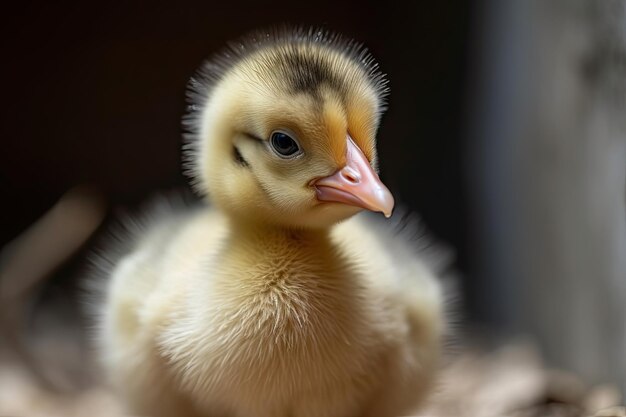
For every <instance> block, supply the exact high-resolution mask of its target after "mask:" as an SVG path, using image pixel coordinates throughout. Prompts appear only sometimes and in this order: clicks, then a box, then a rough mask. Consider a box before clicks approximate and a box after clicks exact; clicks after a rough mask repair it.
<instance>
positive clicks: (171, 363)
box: [100, 35, 443, 417]
mask: <svg viewBox="0 0 626 417" xmlns="http://www.w3.org/2000/svg"><path fill="white" fill-rule="evenodd" d="M294 44H295V49H290V48H292V46H293V45H294ZM341 45H343V47H341ZM281 48H283V49H281ZM342 48H343V49H342ZM346 48H347V46H346V45H345V44H340V43H338V41H337V40H333V39H329V38H323V39H321V40H319V39H317V38H315V39H313V38H312V37H311V35H307V36H304V35H302V36H300V37H299V38H298V37H294V36H288V37H286V36H284V35H283V37H278V38H277V39H275V40H273V41H272V42H271V43H269V44H264V45H262V46H258V47H257V50H255V51H253V52H251V53H247V54H246V55H242V56H241V57H240V58H239V61H237V62H236V63H230V64H229V65H228V66H225V68H227V70H224V69H222V70H221V72H220V73H219V77H217V78H216V79H217V81H216V82H215V85H212V86H211V93H210V94H207V98H206V101H204V102H203V103H202V106H203V107H202V110H201V112H200V115H199V119H198V125H199V128H198V132H197V137H196V138H195V139H194V140H196V141H197V142H196V143H195V145H194V146H195V147H194V152H193V154H192V158H193V163H194V167H193V169H194V171H195V172H196V174H197V176H198V177H199V182H198V186H199V188H200V190H201V191H203V192H208V193H210V195H211V200H212V202H213V204H214V206H213V207H212V208H208V207H201V208H197V209H194V210H191V209H188V210H185V211H179V212H176V213H172V214H170V215H166V216H162V217H161V218H159V219H158V221H155V222H153V225H152V226H151V227H149V228H146V230H145V231H144V232H142V234H141V235H140V236H139V237H138V238H137V240H136V242H135V244H134V248H133V250H132V251H130V253H128V254H127V255H125V256H124V257H123V258H122V259H121V260H120V261H119V262H118V263H117V265H116V266H115V267H114V268H113V270H112V272H111V281H110V284H109V287H108V292H107V302H106V304H105V308H104V313H103V316H102V321H101V329H102V330H101V332H100V345H101V351H102V359H103V363H104V365H105V367H106V369H107V371H108V374H109V376H110V379H111V382H112V384H113V385H114V386H115V387H116V388H117V390H118V392H119V393H120V395H121V396H122V397H123V398H124V399H125V401H126V403H127V404H128V406H129V409H130V410H131V411H132V412H134V413H137V414H139V415H150V416H155V417H160V416H193V417H209V416H210V417H229V416H232V417H256V416H272V417H309V416H310V417H350V416H354V417H366V416H371V417H386V416H395V415H400V414H401V413H403V412H406V411H408V410H409V409H410V408H411V407H412V406H414V405H415V404H416V403H417V402H418V401H419V400H420V399H421V398H422V396H423V394H424V393H425V392H426V390H427V388H428V386H429V385H430V381H431V379H432V376H433V373H434V371H435V369H436V367H437V359H438V357H439V350H440V337H441V333H442V331H443V318H442V311H441V308H442V307H441V298H442V295H441V290H440V287H439V284H438V282H437V281H436V280H435V279H434V277H433V275H432V273H431V272H430V271H429V270H428V269H427V268H426V267H425V266H424V264H423V263H422V261H421V260H420V259H419V258H417V257H416V256H415V254H414V252H413V251H412V250H411V249H410V244H409V243H408V241H405V240H403V238H402V237H401V236H394V235H392V234H390V233H388V232H385V231H384V230H383V229H380V227H378V226H376V225H374V224H372V223H371V222H370V221H369V220H368V219H365V218H362V217H361V216H357V217H354V218H351V219H348V220H346V221H344V222H342V223H340V224H336V223H337V221H338V220H342V219H346V218H348V217H350V216H351V215H353V214H354V213H355V212H356V211H358V210H356V209H355V207H354V205H358V206H359V207H365V208H370V207H383V205H384V204H386V203H384V202H385V201H388V200H385V198H387V197H385V195H383V194H381V193H380V192H378V191H376V192H377V193H378V194H376V195H378V196H379V197H376V198H378V200H377V199H376V198H374V197H371V196H370V194H371V193H370V191H371V189H370V188H367V190H366V191H363V190H362V189H361V188H359V189H357V190H356V191H354V195H355V196H357V197H358V198H357V199H356V200H355V199H351V198H350V197H346V196H345V195H344V194H341V193H335V194H332V190H331V194H324V192H325V191H324V187H325V186H328V184H330V186H329V187H331V188H332V187H341V185H336V184H337V183H336V182H332V181H331V182H329V181H328V180H327V179H326V178H329V175H331V176H332V175H333V174H334V173H335V171H337V169H339V170H340V171H338V172H341V168H342V166H349V167H357V168H355V169H356V171H354V170H353V171H349V172H350V173H351V174H350V176H349V181H350V182H351V184H350V186H353V185H354V183H355V178H356V182H358V180H359V179H360V178H361V177H362V175H370V174H368V173H367V172H361V171H358V169H360V168H358V164H356V165H355V164H352V163H351V162H350V161H351V160H352V159H353V158H357V159H359V158H361V159H359V160H361V161H366V165H367V166H366V167H365V168H363V169H365V171H368V170H372V169H373V168H371V167H370V164H372V165H375V158H376V156H375V146H374V144H373V134H374V133H375V130H376V127H377V123H378V115H379V113H380V106H381V101H380V91H379V90H377V89H376V88H377V87H380V86H379V85H378V84H376V82H379V81H380V80H378V79H377V78H375V77H376V76H377V75H376V74H374V73H373V72H371V71H370V72H369V73H368V72H367V69H368V67H367V65H370V64H368V63H366V64H363V63H359V62H358V61H357V59H356V58H355V57H356V56H358V55H357V54H356V53H355V52H354V51H352V52H351V50H349V49H346ZM281 51H282V52H281ZM285 51H291V52H289V53H293V54H295V55H290V57H291V59H287V60H285V61H280V62H285V63H287V64H289V63H291V64H292V65H295V66H296V67H298V65H300V64H301V62H299V61H298V59H295V58H293V57H294V56H295V57H300V58H303V59H305V58H307V57H309V58H311V59H313V61H311V62H317V63H318V64H319V63H321V64H323V65H322V67H323V66H324V65H326V64H328V63H329V62H330V64H331V65H328V66H327V68H326V69H324V71H331V74H330V76H331V77H334V80H335V81H334V82H335V83H336V84H337V85H336V86H335V87H336V88H337V89H338V90H339V93H338V94H335V93H337V91H333V86H332V83H330V84H331V85H330V86H329V82H328V80H327V79H324V77H321V78H320V77H318V78H319V80H318V81H320V82H319V85H317V86H315V85H314V86H313V87H315V88H313V90H314V92H313V93H312V92H311V91H313V90H311V91H308V90H310V88H309V87H311V86H310V85H309V86H307V89H306V90H307V91H298V90H297V89H295V90H294V89H291V90H287V91H286V90H285V89H284V88H283V89H282V91H281V87H280V85H279V84H277V83H274V82H272V78H271V76H265V77H261V78H254V76H253V75H251V74H258V68H259V67H258V66H255V65H258V63H259V62H261V63H262V64H263V65H265V66H267V67H269V68H272V69H274V70H276V67H273V66H272V65H275V64H276V63H275V62H273V61H272V60H271V58H272V56H273V55H272V54H278V55H280V53H285V54H286V52H285ZM303 51H304V52H303ZM287 55H289V54H287ZM320 57H322V58H320ZM324 57H325V58H324ZM315 59H318V61H315ZM325 59H326V61H325ZM329 59H330V60H329ZM333 60H335V61H333ZM311 62H309V63H306V62H305V64H306V65H304V66H302V67H301V68H300V67H299V68H300V69H297V68H296V70H303V69H304V70H305V73H304V75H302V74H301V75H300V76H299V77H300V78H298V77H296V78H294V79H295V80H300V81H302V80H304V81H306V76H307V73H306V70H309V71H316V70H318V71H319V70H320V68H321V67H320V66H319V65H318V67H317V69H316V67H315V65H313V64H311ZM333 62H334V64H335V67H337V68H334V67H333V65H332V63H333ZM363 65H365V67H364V66H363ZM250 68H254V69H256V71H251V72H249V73H247V72H246V69H250ZM334 69H336V70H337V71H338V74H332V70H334ZM283 70H285V71H289V67H288V66H287V67H285V68H283ZM340 70H342V71H343V74H342V73H339V71H340ZM346 70H350V71H353V72H354V73H353V74H348V75H347V76H348V77H349V78H347V79H345V80H347V81H345V80H344V82H343V84H341V83H342V76H344V75H346V73H348V72H347V71H346ZM324 71H322V72H324ZM232 74H235V76H232ZM237 74H238V75H237ZM242 74H244V75H242ZM355 74H356V75H355ZM309 75H310V74H309ZM318 75H319V74H318ZM357 76H360V77H361V78H362V79H357ZM229 77H230V78H229ZM233 77H234V78H233ZM303 77H304V78H303ZM311 79H312V78H310V77H309V81H310V80H311ZM348 82H349V83H348ZM246 83H248V84H252V85H254V88H253V89H252V90H249V89H247V88H248V87H246ZM346 83H348V84H349V85H344V84H346ZM359 83H361V84H359ZM258 89H264V90H265V92H264V93H259V92H258ZM272 89H276V90H279V91H271V92H270V93H269V94H275V95H274V96H269V95H268V92H267V90H272ZM258 94H260V96H258ZM229 96H234V97H236V99H235V100H230V101H229ZM281 96H282V97H281ZM311 97H312V98H311ZM337 97H339V98H337ZM248 102H255V103H265V106H266V107H267V106H269V107H272V106H278V107H279V109H278V110H277V111H273V113H272V111H271V110H268V112H269V113H270V115H260V114H259V112H262V111H264V110H263V107H253V109H252V110H249V109H246V107H245V106H246V105H247V103H248ZM242 103H243V104H242ZM350 103H352V105H351V104H350ZM355 103H356V105H355ZM285 104H286V105H287V106H288V107H292V108H293V107H294V106H295V107H296V110H297V111H296V112H295V113H294V112H290V110H289V109H288V108H287V107H283V108H282V109H281V108H280V107H281V106H282V105H285ZM356 107H362V108H358V109H357V110H354V108H356ZM338 109H339V110H338ZM307 112H308V115H307ZM309 116H310V118H309V119H307V117H309ZM329 119H330V120H329ZM279 128H280V129H281V130H280V132H281V133H280V134H281V135H282V134H283V133H282V132H284V131H287V132H289V134H290V135H293V136H294V137H297V140H296V139H295V138H294V139H293V143H292V142H289V141H288V140H287V139H285V138H284V137H283V136H278V139H276V136H275V133H272V132H275V131H276V129H279ZM346 135H347V137H348V142H347V143H348V144H347V145H346ZM264 138H271V140H269V141H268V140H264ZM289 138H291V136H289ZM352 138H354V139H352ZM281 141H282V142H281ZM333 142H339V144H336V143H333ZM277 143H278V144H277ZM285 143H287V144H289V145H290V147H287V146H285ZM294 143H295V145H294ZM354 144H356V145H354ZM352 145H354V146H355V148H354V149H357V148H358V149H359V151H354V152H356V153H358V155H357V156H356V157H355V156H354V155H352V156H351V154H350V152H351V151H350V149H353V148H351V146H352ZM294 146H295V147H296V148H298V151H297V152H299V153H298V154H297V155H296V156H295V157H290V158H283V156H284V155H282V152H287V151H285V149H288V151H289V152H291V151H292V150H293V149H292V148H293V147H294ZM346 146H347V147H348V148H346ZM268 147H274V148H273V149H274V150H272V151H270V150H268ZM346 149H348V150H347V151H346ZM360 150H363V152H362V153H359V152H360ZM276 152H278V154H276ZM294 154H295V151H294ZM346 155H347V156H346ZM359 155H361V156H359ZM277 156H278V158H277ZM294 164H298V166H299V169H298V168H296V167H295V166H294ZM368 172H369V171H368ZM372 172H374V171H372ZM344 174H345V172H344ZM353 174H354V175H353ZM373 175H374V176H375V180H376V181H378V178H377V176H376V175H375V174H373ZM320 177H322V178H324V180H323V181H325V182H322V180H320ZM344 177H345V175H344ZM333 178H335V177H333ZM344 180H345V179H344ZM344 180H342V181H344ZM312 181H313V182H314V183H315V184H317V187H318V188H317V189H316V188H315V187H313V188H312V185H311V184H312ZM315 181H317V182H315ZM333 181H334V180H333ZM357 186H359V187H361V185H360V184H357ZM363 187H365V185H364V186H363ZM367 187H370V185H367ZM334 189H335V188H333V190H334ZM345 189H347V188H345ZM345 189H342V190H345ZM319 190H322V191H319ZM350 190H352V189H350ZM385 190H386V189H385ZM342 192H343V191H342ZM350 192H352V191H350ZM371 192H372V193H373V192H374V191H371ZM315 193H317V194H315ZM368 193H370V194H368ZM316 195H317V198H316V197H315V196H316ZM328 195H330V197H328ZM380 196H382V197H380ZM370 197H371V201H370V200H367V199H368V198H370ZM346 199H347V200H346ZM344 200H345V201H344ZM366 200H367V201H366ZM346 201H348V202H349V204H348V203H346ZM381 201H383V202H381ZM381 210H383V209H381Z"/></svg>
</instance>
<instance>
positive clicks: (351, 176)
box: [341, 168, 361, 184]
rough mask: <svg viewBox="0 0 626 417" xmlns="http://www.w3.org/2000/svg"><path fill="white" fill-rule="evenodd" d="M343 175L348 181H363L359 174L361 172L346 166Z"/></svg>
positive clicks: (355, 182) (356, 182)
mask: <svg viewBox="0 0 626 417" xmlns="http://www.w3.org/2000/svg"><path fill="white" fill-rule="evenodd" d="M341 176H342V177H343V178H344V179H345V180H346V181H348V182H351V183H352V184H358V183H359V182H360V181H361V176H360V175H359V173H358V172H355V171H354V170H352V169H350V168H344V169H343V170H342V171H341Z"/></svg>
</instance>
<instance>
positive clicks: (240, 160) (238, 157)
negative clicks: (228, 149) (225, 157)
mask: <svg viewBox="0 0 626 417" xmlns="http://www.w3.org/2000/svg"><path fill="white" fill-rule="evenodd" d="M233 157H234V158H235V162H236V163H237V164H238V165H240V166H242V167H245V168H248V167H249V166H250V164H249V163H248V161H246V160H245V159H244V157H243V155H241V152H239V149H237V147H236V146H233Z"/></svg>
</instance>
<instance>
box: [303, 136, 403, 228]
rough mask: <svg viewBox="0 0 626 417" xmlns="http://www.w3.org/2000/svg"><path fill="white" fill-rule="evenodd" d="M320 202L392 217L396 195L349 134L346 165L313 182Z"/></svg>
mask: <svg viewBox="0 0 626 417" xmlns="http://www.w3.org/2000/svg"><path fill="white" fill-rule="evenodd" d="M313 185H314V186H315V189H316V192H317V199H318V200H319V201H326V202H334V203H343V204H349V205H352V206H356V207H362V208H364V209H367V210H371V211H380V212H382V213H383V214H384V215H385V217H390V216H391V212H392V210H393V205H394V201H393V196H392V195H391V193H390V192H389V189H388V188H387V187H386V186H385V184H383V183H382V182H381V181H380V178H378V175H377V174H376V172H374V170H373V169H372V167H371V165H370V163H369V161H368V160H367V158H366V157H365V155H363V152H362V151H361V149H359V147H358V146H357V145H356V143H354V141H353V140H352V138H351V137H350V135H348V150H347V155H346V166H344V167H343V168H341V169H340V170H339V171H337V172H335V173H334V174H333V175H331V176H328V177H324V178H320V179H318V180H316V181H315V182H313Z"/></svg>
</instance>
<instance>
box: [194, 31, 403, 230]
mask: <svg viewBox="0 0 626 417" xmlns="http://www.w3.org/2000/svg"><path fill="white" fill-rule="evenodd" d="M204 71H205V72H204V73H203V74H202V73H201V75H202V76H203V77H204V79H205V82H204V83H203V82H201V81H195V88H194V84H193V83H194V81H192V88H194V90H193V91H194V95H195V100H196V102H197V104H196V106H197V108H198V110H197V111H196V113H195V116H193V117H192V119H191V120H192V123H193V125H192V130H193V131H194V134H193V136H192V138H191V142H190V145H191V150H190V153H189V161H190V162H191V174H192V176H193V177H194V179H195V181H196V188H197V189H198V190H199V192H200V193H202V194H207V195H209V197H210V200H211V201H212V202H213V204H215V205H217V206H218V207H220V208H221V209H222V210H223V211H224V212H226V213H228V214H229V215H231V216H235V217H238V218H242V219H247V220H251V221H264V222H270V223H276V224H280V225H289V226H296V227H324V226H328V225H331V224H333V223H335V222H337V221H340V220H342V219H345V218H347V217H349V216H352V215H353V214H355V213H356V212H358V211H360V210H362V209H369V210H373V211H381V212H383V213H385V214H386V215H387V216H388V215H390V213H391V210H392V208H393V198H392V197H391V194H390V193H389V191H388V190H387V188H386V187H385V186H384V185H383V184H382V182H380V180H379V178H378V175H377V173H376V166H377V154H376V131H377V128H378V124H379V121H380V116H381V114H382V112H383V111H384V97H385V94H386V92H387V88H386V81H385V80H384V78H383V76H382V74H381V73H380V72H379V71H378V70H377V66H376V65H375V64H374V63H373V61H372V59H371V58H370V57H369V55H368V54H367V53H365V52H364V51H362V50H361V48H360V47H358V46H356V45H355V44H353V43H351V42H347V41H343V40H340V39H338V38H337V37H334V36H331V35H328V34H321V33H319V32H317V33H315V32H312V31H311V32H287V31H285V32H282V33H274V34H271V35H270V34H266V35H265V36H264V37H263V40H261V41H260V40H256V39H255V40H254V41H252V42H249V43H248V44H238V45H234V46H232V48H231V50H230V51H229V52H227V53H226V54H224V55H222V56H220V57H218V58H217V59H216V60H215V61H213V62H210V63H208V64H207V65H206V66H205V70H204ZM203 85H204V86H205V87H204V90H203V89H201V88H198V86H203Z"/></svg>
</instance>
